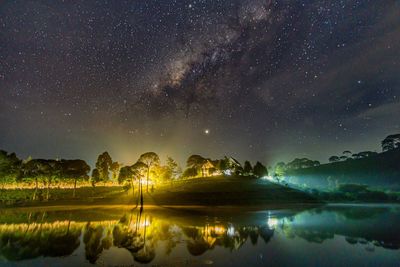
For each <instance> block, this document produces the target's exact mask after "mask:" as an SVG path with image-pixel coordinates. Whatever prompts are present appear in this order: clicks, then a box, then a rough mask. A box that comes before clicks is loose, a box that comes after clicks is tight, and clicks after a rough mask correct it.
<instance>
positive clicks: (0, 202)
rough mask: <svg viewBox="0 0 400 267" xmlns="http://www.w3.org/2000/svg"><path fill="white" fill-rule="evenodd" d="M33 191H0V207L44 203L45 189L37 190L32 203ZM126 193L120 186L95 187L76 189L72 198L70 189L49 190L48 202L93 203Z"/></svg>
mask: <svg viewBox="0 0 400 267" xmlns="http://www.w3.org/2000/svg"><path fill="white" fill-rule="evenodd" d="M34 191H35V189H31V188H29V189H26V188H24V189H0V206H10V205H21V204H29V203H31V204H34V203H36V204H38V203H41V202H44V196H45V195H46V189H39V191H38V200H37V201H32V196H33V193H34ZM124 192H126V189H124V188H123V187H122V186H97V187H79V188H76V195H75V197H73V189H71V188H54V189H51V190H50V198H49V200H48V201H46V203H48V202H61V201H71V200H72V201H82V202H93V201H95V200H96V199H113V198H116V197H118V196H120V195H121V194H123V193H124Z"/></svg>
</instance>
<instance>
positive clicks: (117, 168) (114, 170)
mask: <svg viewBox="0 0 400 267" xmlns="http://www.w3.org/2000/svg"><path fill="white" fill-rule="evenodd" d="M120 168H121V164H119V163H118V162H117V161H114V162H113V163H111V166H110V171H111V173H112V179H113V180H114V181H116V180H117V179H118V175H119V171H120Z"/></svg>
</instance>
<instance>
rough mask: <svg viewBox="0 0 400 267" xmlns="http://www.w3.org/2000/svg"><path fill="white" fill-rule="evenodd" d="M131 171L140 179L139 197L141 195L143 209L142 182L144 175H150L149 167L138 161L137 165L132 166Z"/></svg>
mask: <svg viewBox="0 0 400 267" xmlns="http://www.w3.org/2000/svg"><path fill="white" fill-rule="evenodd" d="M131 170H132V172H133V175H134V176H136V177H138V179H139V195H140V206H141V208H143V182H142V177H143V173H145V172H146V173H147V175H149V165H146V164H145V163H143V162H141V161H138V162H136V163H135V164H133V165H132V166H131Z"/></svg>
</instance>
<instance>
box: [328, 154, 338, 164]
mask: <svg viewBox="0 0 400 267" xmlns="http://www.w3.org/2000/svg"><path fill="white" fill-rule="evenodd" d="M338 161H340V158H339V157H338V156H332V157H330V158H329V162H331V163H333V162H338Z"/></svg>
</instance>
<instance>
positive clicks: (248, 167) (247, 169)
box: [243, 160, 253, 175]
mask: <svg viewBox="0 0 400 267" xmlns="http://www.w3.org/2000/svg"><path fill="white" fill-rule="evenodd" d="M243 172H244V174H245V175H251V174H252V173H253V167H252V166H251V163H250V161H248V160H246V161H245V162H244V168H243Z"/></svg>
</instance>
